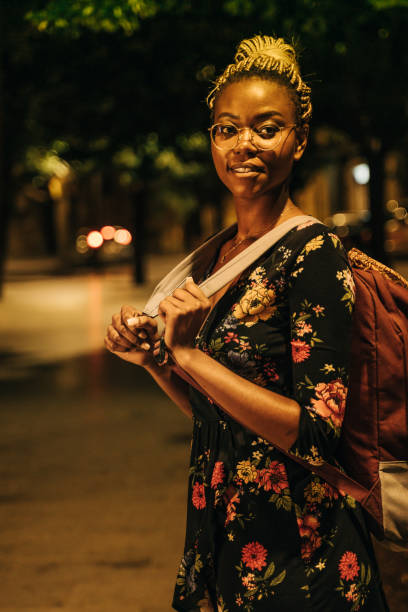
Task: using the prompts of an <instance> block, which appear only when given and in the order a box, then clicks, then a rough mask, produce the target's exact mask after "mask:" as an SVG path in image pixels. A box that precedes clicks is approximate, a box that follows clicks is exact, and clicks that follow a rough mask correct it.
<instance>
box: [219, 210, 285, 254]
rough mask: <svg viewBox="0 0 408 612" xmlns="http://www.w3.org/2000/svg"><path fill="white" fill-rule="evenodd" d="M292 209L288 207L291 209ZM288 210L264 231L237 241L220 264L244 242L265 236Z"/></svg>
mask: <svg viewBox="0 0 408 612" xmlns="http://www.w3.org/2000/svg"><path fill="white" fill-rule="evenodd" d="M291 208H292V207H290V209H291ZM288 210H289V208H288V209H286V211H282V212H281V214H280V215H279V217H278V218H277V219H276V220H275V221H274V222H273V223H271V224H270V225H268V227H266V228H265V229H263V230H262V231H260V232H257V233H256V234H252V236H245V238H242V239H241V240H239V241H238V242H236V243H235V244H233V245H232V247H231V248H230V249H228V251H227V252H226V253H224V255H223V256H222V257H221V263H224V261H225V259H226V257H227V255H229V254H230V253H232V251H235V249H237V248H238V247H239V246H240V245H241V244H242V243H243V242H246V241H247V240H253V239H254V238H258V237H259V236H262V235H263V234H266V232H267V231H268V230H269V229H272V227H273V226H274V225H276V222H277V221H279V219H280V218H281V217H282V215H283V213H284V212H288Z"/></svg>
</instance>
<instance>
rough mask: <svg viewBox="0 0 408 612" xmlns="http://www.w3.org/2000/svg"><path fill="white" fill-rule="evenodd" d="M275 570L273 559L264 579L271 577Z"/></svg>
mask: <svg viewBox="0 0 408 612" xmlns="http://www.w3.org/2000/svg"><path fill="white" fill-rule="evenodd" d="M274 572H275V563H274V562H273V561H271V563H270V564H269V565H268V567H267V568H266V571H265V574H264V579H265V580H267V578H270V577H271V576H272V574H273V573H274Z"/></svg>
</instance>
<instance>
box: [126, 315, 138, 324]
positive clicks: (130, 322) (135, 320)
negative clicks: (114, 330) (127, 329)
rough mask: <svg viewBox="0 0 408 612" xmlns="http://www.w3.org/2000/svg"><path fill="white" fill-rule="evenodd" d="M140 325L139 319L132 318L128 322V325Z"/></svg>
mask: <svg viewBox="0 0 408 612" xmlns="http://www.w3.org/2000/svg"><path fill="white" fill-rule="evenodd" d="M138 323H139V317H130V319H128V320H127V321H126V325H137V324H138Z"/></svg>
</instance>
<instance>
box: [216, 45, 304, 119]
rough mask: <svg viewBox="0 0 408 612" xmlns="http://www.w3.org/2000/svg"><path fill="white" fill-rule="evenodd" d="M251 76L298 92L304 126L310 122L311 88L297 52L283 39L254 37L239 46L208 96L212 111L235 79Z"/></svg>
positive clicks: (298, 106) (297, 103)
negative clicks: (262, 78) (275, 82)
mask: <svg viewBox="0 0 408 612" xmlns="http://www.w3.org/2000/svg"><path fill="white" fill-rule="evenodd" d="M249 76H260V77H264V78H266V79H268V78H270V79H272V80H278V81H281V82H282V83H283V84H285V85H286V86H287V87H288V89H290V90H292V91H293V93H294V94H295V106H296V110H297V115H298V121H299V123H300V125H304V124H305V123H308V122H309V120H310V118H311V116H312V102H311V97H310V94H311V89H310V87H308V86H307V85H306V83H305V82H304V81H303V80H302V77H301V75H300V71H299V65H298V63H297V60H296V53H295V50H294V48H293V47H292V46H291V45H288V44H287V43H285V41H284V40H283V38H272V36H260V35H258V36H254V38H247V39H245V40H243V41H242V42H241V43H240V44H239V46H238V49H237V52H236V54H235V57H234V63H232V64H229V65H228V66H227V67H226V69H225V70H224V72H223V73H222V74H221V75H220V76H219V77H218V78H217V79H216V81H215V82H214V87H213V89H212V90H211V91H210V93H209V94H208V96H207V104H208V106H209V108H210V109H211V110H212V109H213V108H214V104H215V100H216V99H217V97H218V96H219V94H220V93H221V91H222V90H223V89H224V87H226V85H228V84H229V83H232V82H233V81H238V80H240V79H242V78H246V77H249Z"/></svg>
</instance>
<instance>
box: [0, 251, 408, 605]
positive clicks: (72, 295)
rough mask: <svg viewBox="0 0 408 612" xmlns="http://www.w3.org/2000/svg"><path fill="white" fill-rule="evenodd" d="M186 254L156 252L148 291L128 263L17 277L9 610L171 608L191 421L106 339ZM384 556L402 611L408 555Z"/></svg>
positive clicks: (0, 501) (10, 300) (11, 351)
mask: <svg viewBox="0 0 408 612" xmlns="http://www.w3.org/2000/svg"><path fill="white" fill-rule="evenodd" d="M177 259H178V258H173V259H172V260H170V259H167V258H166V259H164V258H163V259H161V260H159V259H152V260H151V261H150V263H149V268H148V275H149V283H148V285H146V286H144V287H135V286H134V285H133V283H132V282H131V281H130V276H129V274H128V271H127V270H126V268H122V269H120V270H116V271H110V272H109V271H108V272H105V273H102V274H89V275H77V276H67V277H57V278H50V277H42V278H37V279H30V280H27V279H24V280H19V281H13V282H9V283H7V285H6V288H5V295H4V300H3V301H2V302H0V357H2V368H1V369H0V379H1V380H0V384H1V388H2V394H1V404H0V466H1V468H0V472H1V476H2V479H1V491H0V526H1V527H0V529H1V538H0V584H1V589H0V610H1V611H2V612H59V611H60V610H63V611H64V612H170V609H171V608H170V602H171V597H172V592H173V587H174V581H175V576H176V572H177V566H178V563H179V561H180V558H181V554H182V547H183V541H184V524H185V506H186V482H187V473H188V457H189V439H190V432H191V422H190V421H189V420H188V419H186V417H185V416H183V415H182V414H181V413H180V411H178V409H177V408H175V406H174V405H173V404H172V403H171V402H170V401H169V400H168V399H167V398H166V397H165V396H164V394H163V393H162V392H161V391H160V390H159V389H158V388H157V386H156V385H155V384H154V383H153V382H152V381H151V379H150V378H149V377H148V376H147V375H146V374H145V373H144V372H143V371H140V370H139V369H138V368H135V367H134V366H131V365H130V364H126V363H123V362H121V361H120V360H119V359H117V358H115V357H113V356H112V355H110V354H109V353H108V352H107V351H105V350H104V349H103V348H102V340H103V336H104V333H105V328H106V325H107V324H108V323H109V320H110V317H111V315H112V313H113V312H115V311H117V310H118V308H119V307H120V305H121V304H123V303H131V304H134V305H135V306H136V307H141V306H143V305H144V303H145V301H146V299H147V297H148V295H149V293H150V291H151V289H152V287H153V285H154V284H155V282H157V280H158V279H159V278H160V277H161V276H163V274H164V273H165V271H166V267H167V268H170V267H171V266H173V265H174V263H175V261H176V260H177ZM378 554H379V561H380V567H381V570H382V574H383V578H384V583H385V588H386V591H387V595H388V597H389V601H390V607H391V612H402V611H403V610H405V608H406V601H407V591H408V554H399V553H392V552H390V551H387V550H383V549H380V548H379V549H378ZM231 612H232V611H231Z"/></svg>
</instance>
